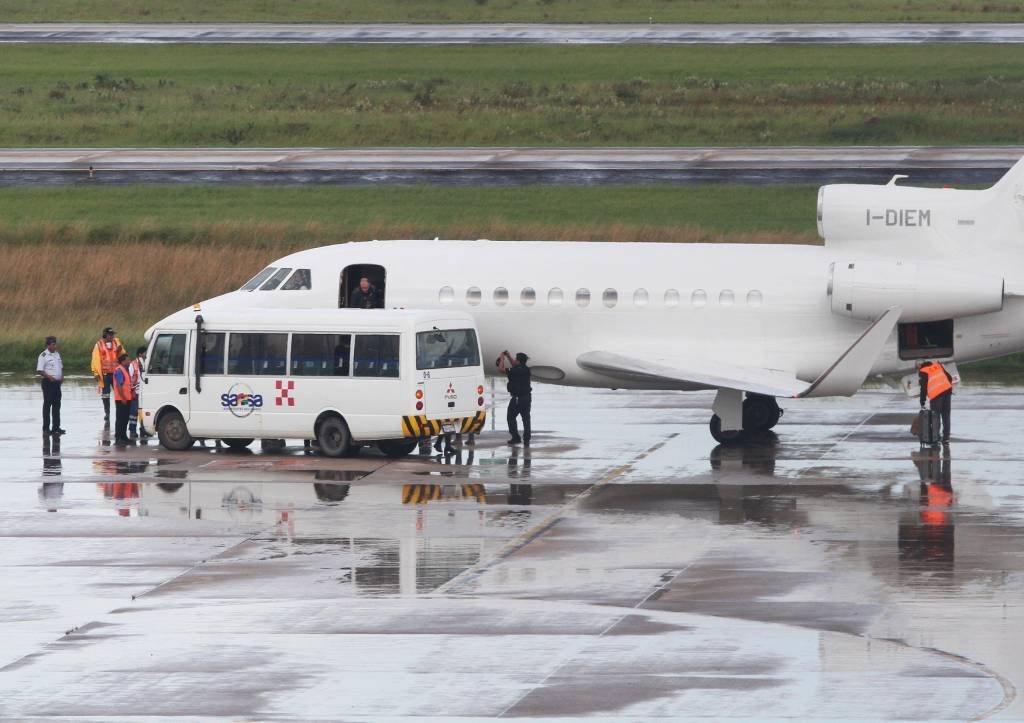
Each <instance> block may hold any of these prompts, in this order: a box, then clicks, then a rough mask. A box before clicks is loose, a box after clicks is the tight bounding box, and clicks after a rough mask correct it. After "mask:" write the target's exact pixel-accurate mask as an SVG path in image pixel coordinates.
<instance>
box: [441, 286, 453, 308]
mask: <svg viewBox="0 0 1024 723" xmlns="http://www.w3.org/2000/svg"><path fill="white" fill-rule="evenodd" d="M437 300H438V301H440V302H441V303H442V304H443V305H444V306H447V305H448V304H451V303H452V302H453V301H455V289H453V288H452V287H450V286H442V287H441V290H440V291H438V292H437Z"/></svg>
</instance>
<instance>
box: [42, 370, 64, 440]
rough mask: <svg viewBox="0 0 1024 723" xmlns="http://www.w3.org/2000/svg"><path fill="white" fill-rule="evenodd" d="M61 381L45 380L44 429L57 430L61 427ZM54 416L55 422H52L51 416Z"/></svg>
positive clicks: (45, 430)
mask: <svg viewBox="0 0 1024 723" xmlns="http://www.w3.org/2000/svg"><path fill="white" fill-rule="evenodd" d="M60 399H61V393H60V382H51V381H50V380H49V379H44V380H43V431H44V432H49V431H50V430H51V429H52V430H53V431H54V432H56V431H57V430H58V429H60ZM51 417H52V418H53V424H52V425H51V423H50V418H51Z"/></svg>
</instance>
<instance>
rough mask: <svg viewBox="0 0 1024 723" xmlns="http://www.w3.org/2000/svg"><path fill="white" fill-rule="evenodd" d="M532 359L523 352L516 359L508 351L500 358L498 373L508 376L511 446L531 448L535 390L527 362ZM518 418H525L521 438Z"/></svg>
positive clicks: (509, 441)
mask: <svg viewBox="0 0 1024 723" xmlns="http://www.w3.org/2000/svg"><path fill="white" fill-rule="evenodd" d="M529 359H530V357H528V356H526V354H524V353H523V352H519V353H518V354H516V357H515V359H513V358H512V355H511V354H509V353H508V351H507V350H506V351H503V352H501V356H500V357H498V371H500V372H502V373H504V374H506V375H508V387H507V388H508V393H509V394H510V395H511V397H510V398H509V400H508V433H509V434H510V435H512V437H511V439H509V440H508V443H509V444H523V445H526V446H527V447H529V446H530V405H531V403H532V401H533V399H532V397H533V388H532V387H531V386H530V368H529V367H528V366H526V362H527V361H529ZM516 417H522V418H523V436H522V437H520V436H519V426H518V424H516Z"/></svg>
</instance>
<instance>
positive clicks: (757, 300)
mask: <svg viewBox="0 0 1024 723" xmlns="http://www.w3.org/2000/svg"><path fill="white" fill-rule="evenodd" d="M763 303H764V296H762V294H761V292H760V291H758V290H757V289H754V290H753V291H748V292H747V306H749V307H751V308H754V309H759V308H761V305H762V304H763Z"/></svg>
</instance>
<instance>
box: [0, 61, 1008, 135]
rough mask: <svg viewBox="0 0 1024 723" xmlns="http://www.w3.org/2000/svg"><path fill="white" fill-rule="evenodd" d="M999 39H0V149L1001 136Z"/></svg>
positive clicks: (1003, 84)
mask: <svg viewBox="0 0 1024 723" xmlns="http://www.w3.org/2000/svg"><path fill="white" fill-rule="evenodd" d="M1020 52H1021V51H1020V50H1019V49H1018V48H1017V47H1015V46H984V45H982V46H944V47H937V46H918V47H908V46H882V47H820V46H818V47H815V46H744V47H722V46H702V47H693V46H678V47H667V46H653V47H651V46H646V47H638V46H589V47H562V46H554V47H552V46H487V47H473V46H471V47H438V46H423V47H416V48H409V47H395V46H360V47H353V46H316V47H310V46H181V45H160V46H100V45H56V46H51V45H47V46H38V45H36V46H33V45H26V46H19V45H7V46H4V73H3V74H2V75H0V146H330V147H339V146H341V147H353V146H364V147H365V146H396V145H426V146H443V145H454V146H473V145H482V146H493V145H526V146H557V145H572V146H602V145H626V146H629V145H654V146H657V145H673V146H674V145H786V144H795V145H815V144H839V145H843V144H849V145H856V144H904V143H906V144H938V145H943V144H946V145H959V144H1013V143H1019V142H1020V123H1019V119H1020V118H1021V117H1022V116H1024V63H1021V62H1020Z"/></svg>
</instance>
